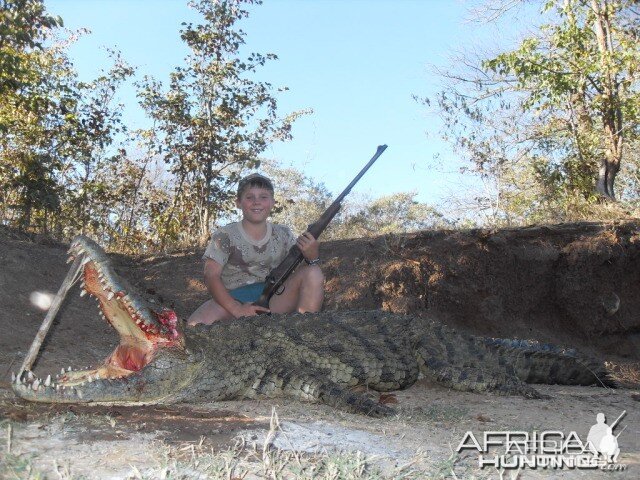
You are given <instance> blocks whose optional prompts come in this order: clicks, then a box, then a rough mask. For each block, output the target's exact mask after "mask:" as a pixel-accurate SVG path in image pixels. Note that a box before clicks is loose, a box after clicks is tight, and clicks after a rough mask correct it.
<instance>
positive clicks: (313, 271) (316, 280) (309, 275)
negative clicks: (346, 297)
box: [304, 265, 324, 286]
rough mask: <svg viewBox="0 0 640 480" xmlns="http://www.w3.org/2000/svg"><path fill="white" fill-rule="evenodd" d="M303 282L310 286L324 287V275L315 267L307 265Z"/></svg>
mask: <svg viewBox="0 0 640 480" xmlns="http://www.w3.org/2000/svg"><path fill="white" fill-rule="evenodd" d="M304 280H305V281H306V282H308V283H310V284H312V285H316V286H322V285H324V273H322V269H321V268H320V267H319V266H317V265H307V266H306V267H305V276H304Z"/></svg>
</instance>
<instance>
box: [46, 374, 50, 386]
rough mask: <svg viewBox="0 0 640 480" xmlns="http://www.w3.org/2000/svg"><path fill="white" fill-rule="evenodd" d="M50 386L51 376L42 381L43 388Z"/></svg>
mask: <svg viewBox="0 0 640 480" xmlns="http://www.w3.org/2000/svg"><path fill="white" fill-rule="evenodd" d="M49 385H51V375H47V379H46V380H45V381H44V386H45V387H48V386H49Z"/></svg>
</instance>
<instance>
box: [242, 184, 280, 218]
mask: <svg viewBox="0 0 640 480" xmlns="http://www.w3.org/2000/svg"><path fill="white" fill-rule="evenodd" d="M275 203H276V202H275V200H274V198H273V193H272V192H271V191H270V190H267V189H266V188H260V187H250V188H247V189H245V190H244V191H243V192H242V193H241V194H240V198H239V199H237V200H236V206H237V207H238V208H239V209H241V210H242V218H243V219H244V220H247V221H249V222H251V223H263V222H266V221H267V218H268V217H269V215H271V209H272V208H273V206H274V205H275Z"/></svg>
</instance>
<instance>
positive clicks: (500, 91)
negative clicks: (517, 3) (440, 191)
mask: <svg viewBox="0 0 640 480" xmlns="http://www.w3.org/2000/svg"><path fill="white" fill-rule="evenodd" d="M633 6H634V2H631V1H617V2H614V1H609V0H594V1H591V2H584V1H578V0H567V1H564V0H563V1H558V0H552V1H548V2H545V5H544V6H543V12H544V13H546V14H547V15H549V16H550V17H551V20H552V21H551V22H550V23H548V24H546V25H543V26H542V27H541V28H540V30H539V31H538V32H537V33H536V34H535V35H530V36H529V37H528V38H525V39H524V40H522V42H521V43H520V45H519V46H518V47H517V48H516V49H514V50H512V51H507V52H503V53H500V54H498V55H495V56H493V57H489V58H484V59H478V60H469V59H467V64H468V65H470V70H467V71H465V72H452V73H450V74H449V75H448V76H447V77H446V78H448V79H449V80H450V83H449V85H448V86H447V88H446V89H445V90H444V91H443V92H442V93H441V94H440V96H439V97H438V98H437V103H438V106H439V107H440V111H441V114H442V117H443V119H444V122H445V137H446V138H447V139H448V140H449V141H451V142H452V143H453V144H454V145H455V146H456V147H457V149H458V151H459V152H460V153H462V154H463V155H464V156H465V157H466V158H467V159H468V160H470V161H471V168H470V169H469V171H471V172H474V173H476V174H478V175H480V176H481V177H483V178H485V179H487V178H491V179H492V181H493V184H494V187H495V189H497V191H496V192H495V197H494V200H495V201H493V202H492V204H493V205H494V206H496V205H499V208H500V209H505V208H510V207H511V206H512V204H511V203H510V202H509V201H506V200H507V199H508V198H513V196H514V195H516V196H517V197H519V198H520V199H521V201H523V200H524V198H530V199H531V204H530V208H528V209H524V210H527V211H528V212H529V213H528V215H532V216H533V217H532V218H545V217H546V218H547V220H561V219H571V217H572V215H574V214H576V215H577V216H581V215H582V212H583V211H584V210H585V209H586V210H588V209H589V208H590V205H593V204H594V203H596V202H598V201H600V199H601V198H606V199H611V200H612V199H615V194H614V182H615V179H616V176H617V173H618V171H619V170H620V165H621V164H622V163H623V159H625V158H628V157H629V154H630V152H631V150H630V149H629V148H628V146H629V145H630V144H631V143H632V142H633V141H634V138H635V137H636V136H637V134H638V130H637V127H636V125H637V124H638V120H639V117H638V106H639V105H640V97H639V91H638V74H637V72H638V71H640V68H639V67H640V56H639V51H638V48H637V44H638V35H639V26H640V25H639V22H638V18H639V17H638V13H637V11H636V10H635V9H634V8H633ZM552 14H553V15H552ZM523 164H528V165H530V166H531V168H523ZM523 174H526V182H525V183H527V184H528V185H529V192H521V193H519V194H518V193H517V191H516V190H517V182H518V180H522V177H521V176H522V175H523ZM508 182H516V183H508ZM531 192H535V194H532V195H529V194H528V193H531ZM541 199H544V201H541ZM524 210H522V209H518V212H522V211H524ZM559 212H562V213H559ZM546 214H548V215H546ZM520 216H521V213H517V212H515V211H512V212H510V211H503V212H502V213H501V214H500V215H498V216H497V217H494V218H503V219H504V218H514V217H516V218H517V217H520ZM518 221H526V219H523V218H519V220H518Z"/></svg>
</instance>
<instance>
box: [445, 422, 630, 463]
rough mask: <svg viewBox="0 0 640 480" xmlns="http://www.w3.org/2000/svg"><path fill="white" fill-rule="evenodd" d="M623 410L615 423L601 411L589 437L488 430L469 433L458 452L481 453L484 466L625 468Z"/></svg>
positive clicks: (548, 432)
mask: <svg viewBox="0 0 640 480" xmlns="http://www.w3.org/2000/svg"><path fill="white" fill-rule="evenodd" d="M626 413H627V411H626V410H625V411H623V412H622V413H621V414H620V415H619V416H618V418H616V420H615V421H614V422H613V423H612V424H611V425H607V424H606V423H605V420H606V418H605V415H604V414H603V413H598V415H597V416H596V423H595V424H594V425H593V426H592V427H591V428H590V429H589V433H588V434H587V438H586V439H584V440H583V439H581V438H580V436H579V435H578V434H577V433H576V432H574V431H571V432H569V433H564V432H561V431H558V430H544V431H541V432H538V431H535V430H534V431H533V432H524V431H508V430H505V431H488V432H483V433H481V434H479V435H477V436H476V435H474V433H473V432H472V431H468V432H467V433H465V435H464V438H463V439H462V440H461V441H460V444H459V445H458V448H457V449H456V452H457V453H461V452H466V451H470V450H471V451H473V450H476V451H477V452H478V466H479V467H480V468H486V467H494V468H497V469H498V470H503V469H523V468H537V469H565V468H567V469H600V470H610V471H623V470H625V469H626V468H627V466H626V465H624V464H621V463H618V456H619V455H620V448H619V447H618V437H620V434H621V433H622V432H623V431H624V429H625V428H626V426H624V427H623V428H621V429H618V430H619V431H618V433H615V430H616V427H618V426H619V423H620V420H622V418H623V417H624V416H625V415H626Z"/></svg>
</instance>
